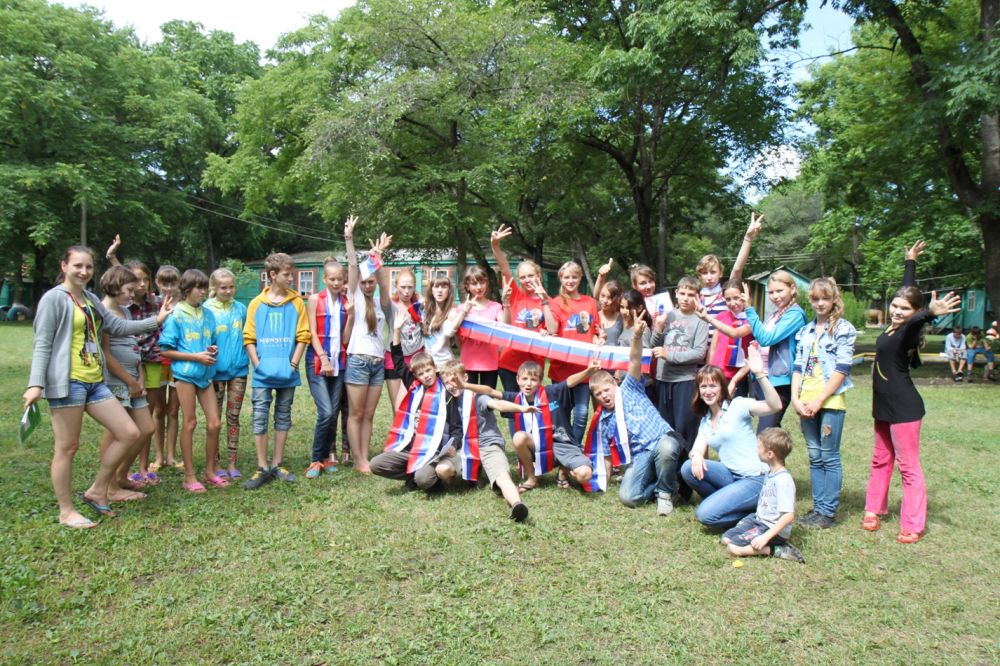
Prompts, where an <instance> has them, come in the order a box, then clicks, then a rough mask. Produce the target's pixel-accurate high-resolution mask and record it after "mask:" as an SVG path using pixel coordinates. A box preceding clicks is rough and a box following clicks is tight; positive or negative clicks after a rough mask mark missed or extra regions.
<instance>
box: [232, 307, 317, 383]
mask: <svg viewBox="0 0 1000 666" xmlns="http://www.w3.org/2000/svg"><path fill="white" fill-rule="evenodd" d="M267 294H268V290H267V289H265V290H264V291H262V292H261V293H260V294H258V295H257V298H255V299H253V300H252V301H251V302H250V307H248V308H247V319H246V323H245V324H244V325H243V344H244V346H245V345H251V344H252V345H256V346H257V361H258V363H257V367H256V368H254V369H253V385H254V387H263V388H292V387H295V386H298V385H299V384H301V383H302V378H301V376H300V375H299V371H298V370H296V369H295V368H293V367H292V364H291V360H292V354H294V353H295V346H296V345H297V344H298V343H300V342H301V343H303V344H306V345H308V344H309V342H310V340H311V337H310V335H311V334H310V333H309V318H308V316H306V306H305V304H304V303H303V302H302V298H301V297H300V296H299V295H298V294H297V293H296V292H294V291H292V290H291V289H289V290H288V292H287V293H286V295H285V299H284V300H282V301H281V303H279V304H277V305H272V304H271V303H270V302H269V301H268V297H267Z"/></svg>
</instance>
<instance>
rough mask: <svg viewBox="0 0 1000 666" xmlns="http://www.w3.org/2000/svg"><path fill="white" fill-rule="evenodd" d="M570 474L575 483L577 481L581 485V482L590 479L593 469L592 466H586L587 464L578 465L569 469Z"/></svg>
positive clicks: (583, 482)
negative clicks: (571, 469)
mask: <svg viewBox="0 0 1000 666" xmlns="http://www.w3.org/2000/svg"><path fill="white" fill-rule="evenodd" d="M570 475H571V476H572V477H573V478H574V479H576V482H577V483H579V484H580V485H581V486H582V485H583V484H585V483H587V482H588V481H590V477H592V476H594V470H593V468H591V467H588V466H587V465H580V466H579V467H577V468H576V469H574V470H573V471H571V472H570Z"/></svg>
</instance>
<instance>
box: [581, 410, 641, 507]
mask: <svg viewBox="0 0 1000 666" xmlns="http://www.w3.org/2000/svg"><path fill="white" fill-rule="evenodd" d="M603 413H604V405H598V406H597V409H596V410H594V417H593V418H592V419H591V420H590V428H589V429H588V430H587V437H586V440H585V444H584V450H583V452H584V453H585V454H586V456H587V457H588V458H590V464H591V466H592V467H593V468H594V473H593V475H592V476H591V477H590V481H588V482H587V483H585V484H584V486H583V489H584V490H585V491H587V492H588V493H597V492H603V491H605V490H607V489H608V470H607V467H606V466H605V464H604V459H605V458H606V457H607V456H608V455H609V454H610V456H611V464H612V466H618V465H628V464H629V463H631V462H632V449H631V448H630V447H629V442H628V428H626V427H625V409H624V408H623V406H622V400H621V391H616V393H615V432H614V434H613V435H612V436H611V446H610V447H608V448H609V449H610V451H608V450H605V447H604V445H603V437H601V414H603Z"/></svg>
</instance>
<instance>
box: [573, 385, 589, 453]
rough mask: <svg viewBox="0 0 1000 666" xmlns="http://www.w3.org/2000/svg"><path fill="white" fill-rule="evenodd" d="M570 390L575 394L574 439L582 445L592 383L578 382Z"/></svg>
mask: <svg viewBox="0 0 1000 666" xmlns="http://www.w3.org/2000/svg"><path fill="white" fill-rule="evenodd" d="M570 392H571V393H572V394H573V426H572V427H573V441H574V442H576V443H577V444H581V445H582V444H583V433H584V432H586V430H587V415H588V414H589V413H590V385H589V384H587V383H586V382H583V383H582V384H577V385H576V386H574V387H573V388H571V389H570Z"/></svg>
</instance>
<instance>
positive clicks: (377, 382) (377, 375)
mask: <svg viewBox="0 0 1000 666" xmlns="http://www.w3.org/2000/svg"><path fill="white" fill-rule="evenodd" d="M344 382H346V383H348V384H356V385H359V386H381V385H382V384H383V382H385V361H384V360H383V359H380V358H375V357H374V356H367V355H365V354H348V355H347V368H346V369H345V370H344Z"/></svg>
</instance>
